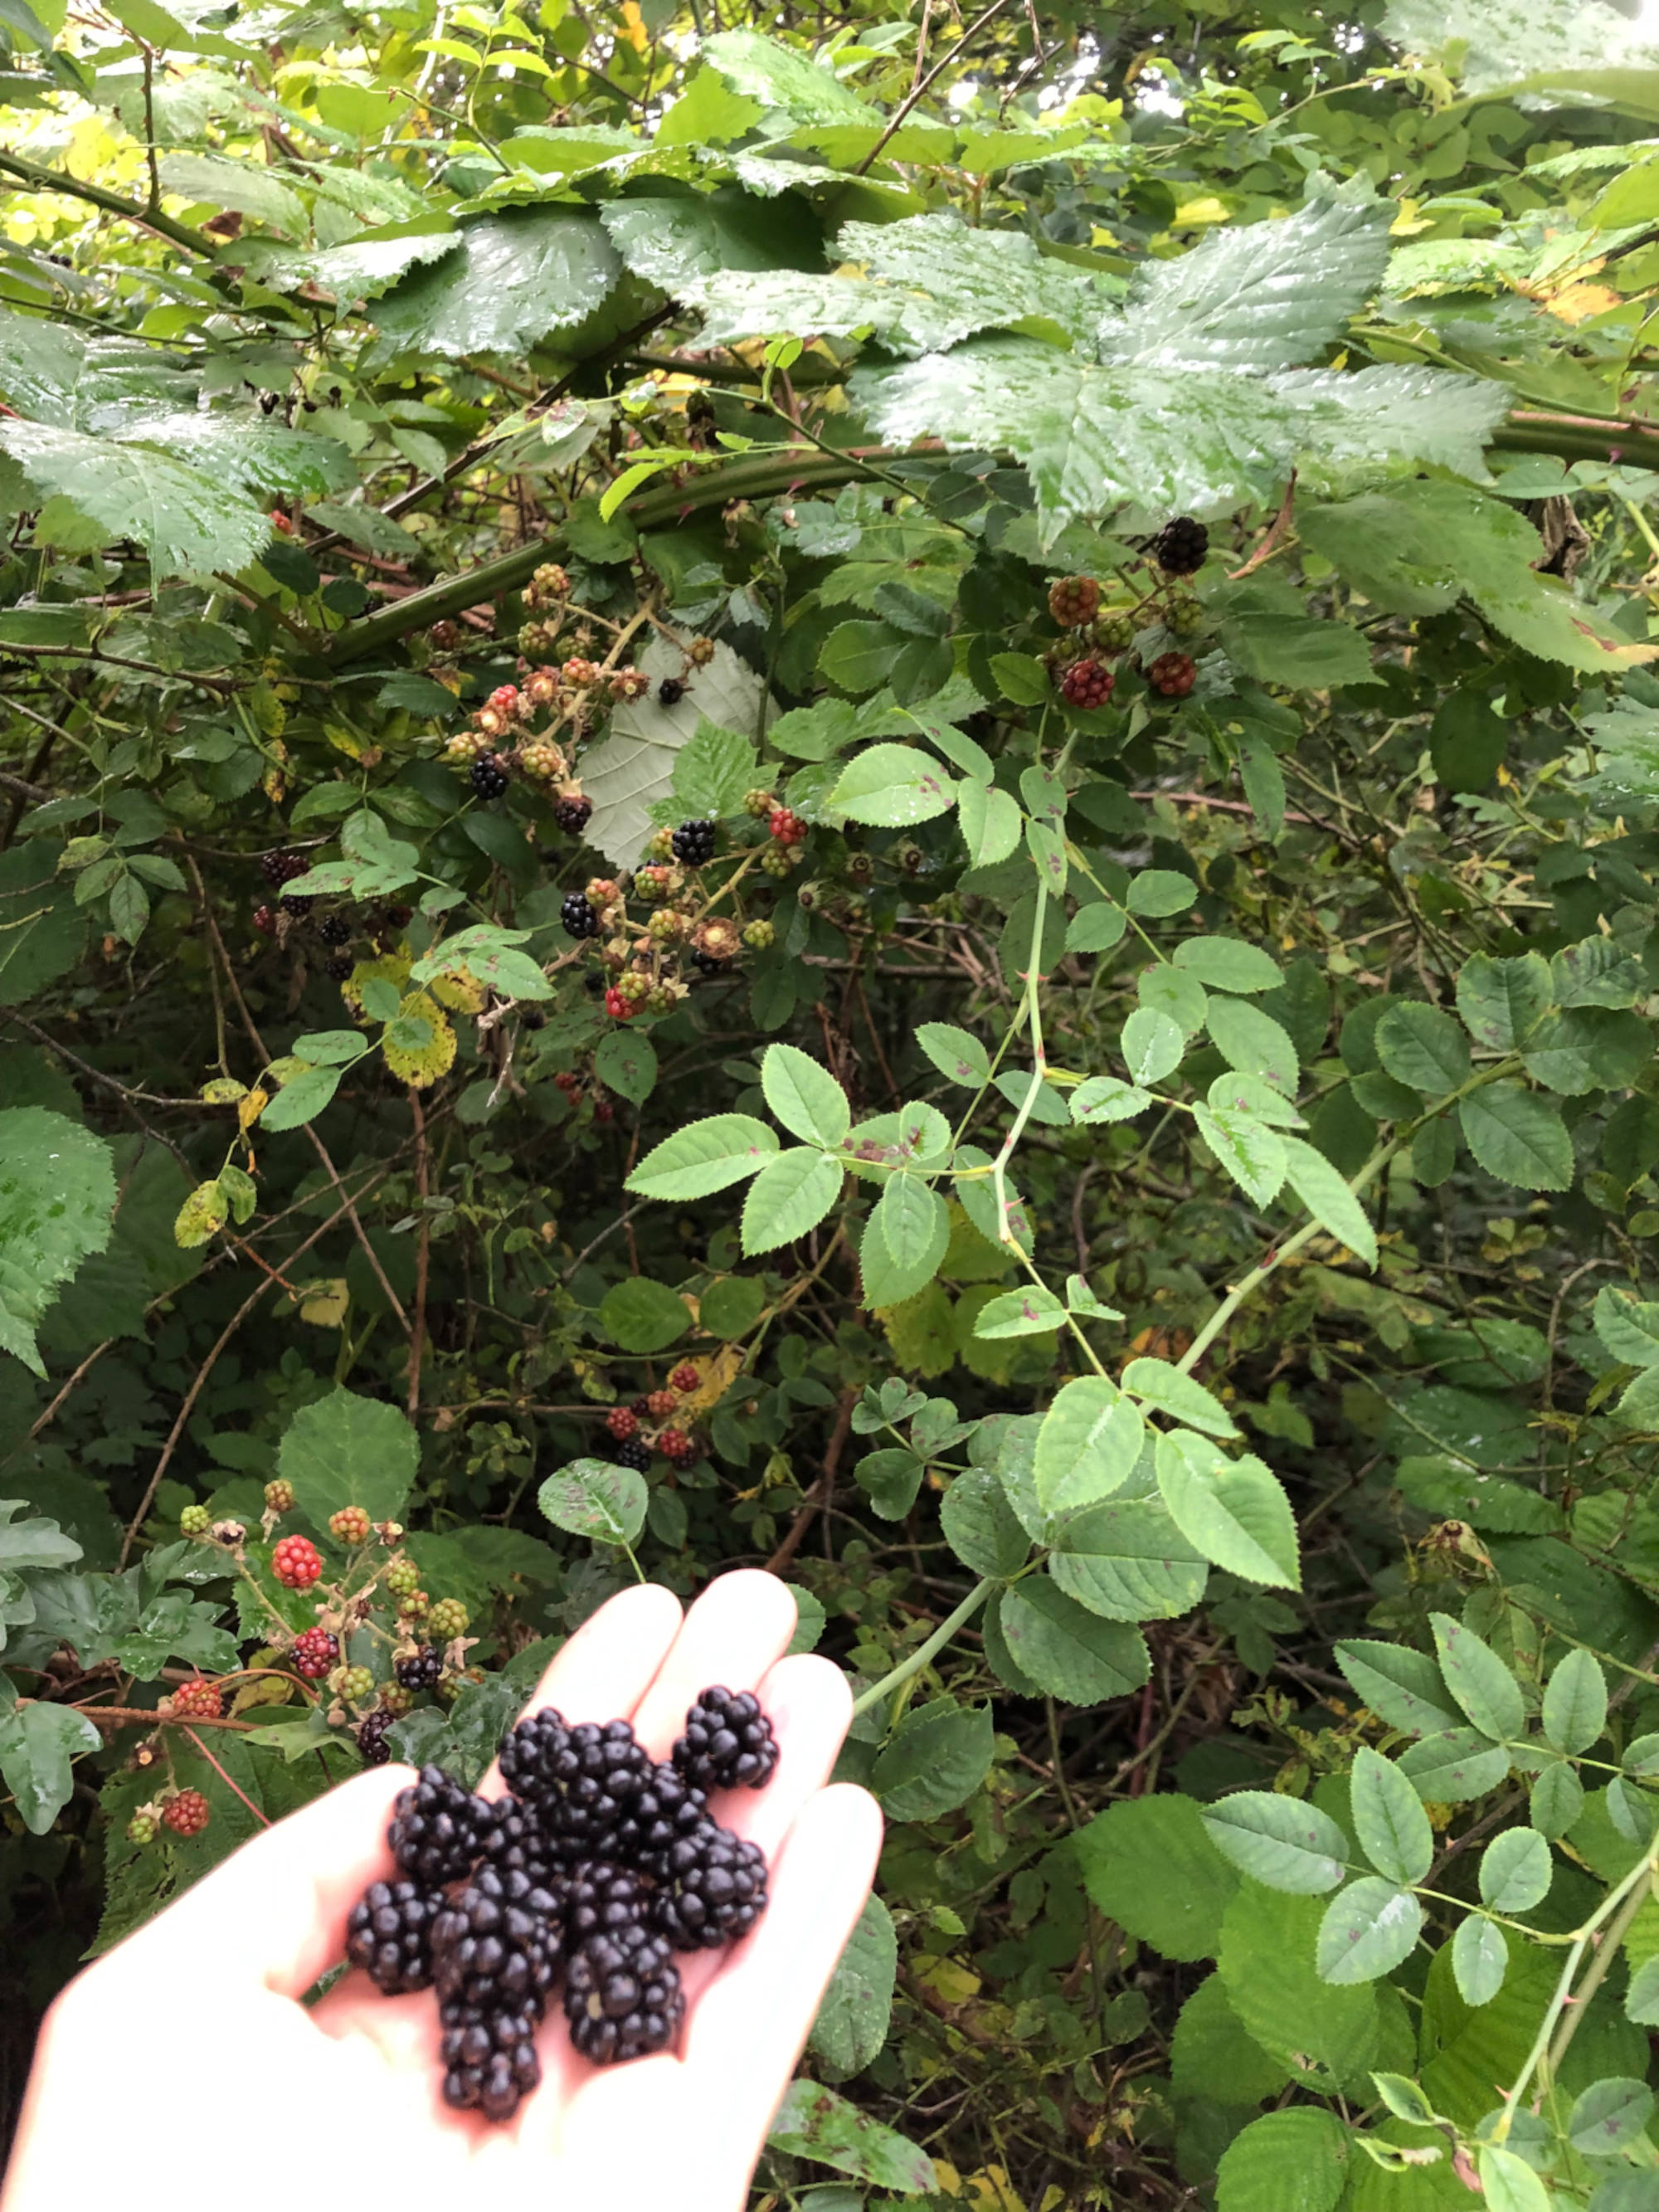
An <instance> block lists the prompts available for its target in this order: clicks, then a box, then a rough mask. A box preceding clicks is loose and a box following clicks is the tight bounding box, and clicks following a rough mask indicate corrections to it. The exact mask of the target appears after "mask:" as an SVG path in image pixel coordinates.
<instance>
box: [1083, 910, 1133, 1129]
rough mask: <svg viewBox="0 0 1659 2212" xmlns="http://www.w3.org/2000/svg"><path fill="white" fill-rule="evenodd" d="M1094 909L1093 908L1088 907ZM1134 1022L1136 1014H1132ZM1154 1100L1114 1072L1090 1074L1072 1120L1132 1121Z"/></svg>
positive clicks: (1091, 1122)
mask: <svg viewBox="0 0 1659 2212" xmlns="http://www.w3.org/2000/svg"><path fill="white" fill-rule="evenodd" d="M1085 910H1086V911H1089V912H1092V911H1093V909H1092V908H1089V909H1085ZM1130 1019H1131V1020H1132V1021H1133V1019H1134V1017H1133V1015H1131V1016H1130ZM1151 1104H1152V1092H1151V1091H1142V1090H1140V1089H1139V1088H1138V1087H1137V1085H1134V1084H1133V1083H1125V1082H1123V1081H1121V1079H1119V1078H1118V1077H1117V1076H1115V1075H1091V1077H1090V1078H1089V1079H1088V1081H1087V1082H1086V1083H1079V1085H1078V1086H1077V1089H1076V1090H1075V1091H1073V1093H1072V1119H1073V1121H1085V1122H1088V1123H1090V1124H1091V1125H1092V1124H1094V1123H1097V1122H1100V1121H1133V1119H1134V1117H1135V1115H1137V1114H1142V1113H1145V1111H1146V1109H1147V1107H1149V1106H1150V1105H1151Z"/></svg>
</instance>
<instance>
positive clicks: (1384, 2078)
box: [1371, 2074, 1441, 2128]
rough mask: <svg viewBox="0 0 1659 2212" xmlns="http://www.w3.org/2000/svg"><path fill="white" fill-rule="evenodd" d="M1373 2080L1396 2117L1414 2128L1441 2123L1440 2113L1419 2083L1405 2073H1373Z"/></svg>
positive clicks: (1379, 2094) (1436, 2125)
mask: <svg viewBox="0 0 1659 2212" xmlns="http://www.w3.org/2000/svg"><path fill="white" fill-rule="evenodd" d="M1371 2081H1372V2082H1373V2084H1374V2085H1375V2087H1376V2093H1377V2095H1378V2096H1379V2097H1380V2098H1381V2099H1382V2100H1383V2103H1384V2104H1385V2105H1386V2106H1388V2108H1389V2112H1392V2113H1393V2114H1394V2116H1395V2119H1397V2120H1404V2121H1405V2122H1406V2124H1407V2126H1409V2127H1413V2128H1433V2127H1438V2126H1440V2125H1441V2119H1440V2115H1439V2114H1438V2113H1437V2112H1436V2111H1435V2109H1434V2106H1432V2105H1431V2103H1430V2102H1429V2100H1428V2099H1427V2098H1426V2097H1425V2095H1424V2094H1423V2092H1422V2090H1421V2089H1420V2088H1419V2086H1418V2084H1417V2083H1416V2082H1415V2081H1407V2078H1406V2076H1405V2075H1403V2074H1373V2075H1371Z"/></svg>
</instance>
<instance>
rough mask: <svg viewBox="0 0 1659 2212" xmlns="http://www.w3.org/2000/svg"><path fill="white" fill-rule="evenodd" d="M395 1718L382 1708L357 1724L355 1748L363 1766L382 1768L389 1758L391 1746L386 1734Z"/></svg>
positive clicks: (393, 1714)
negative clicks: (361, 1756) (361, 1757)
mask: <svg viewBox="0 0 1659 2212" xmlns="http://www.w3.org/2000/svg"><path fill="white" fill-rule="evenodd" d="M396 1718H397V1715H396V1714H395V1713H389V1712H387V1711H386V1709H385V1707H384V1706H382V1707H380V1709H379V1710H378V1711H374V1712H372V1713H370V1714H369V1715H368V1717H367V1718H366V1719H364V1720H363V1721H362V1722H361V1723H359V1725H358V1729H357V1748H358V1750H359V1751H360V1752H362V1755H363V1765H365V1766H384V1765H386V1761H387V1759H390V1758H391V1756H392V1746H391V1745H390V1744H389V1743H388V1742H387V1741H386V1730H387V1729H389V1728H390V1727H391V1726H392V1722H393V1721H394V1720H395V1719H396Z"/></svg>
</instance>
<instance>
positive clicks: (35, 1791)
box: [0, 1702, 103, 1836]
mask: <svg viewBox="0 0 1659 2212" xmlns="http://www.w3.org/2000/svg"><path fill="white" fill-rule="evenodd" d="M102 1742H103V1738H102V1736H101V1735H100V1734H99V1733H98V1730H97V1729H95V1728H94V1726H93V1724H92V1723H91V1722H90V1721H89V1720H88V1718H87V1717H86V1715H85V1714H84V1713H79V1712H76V1711H75V1709H74V1708H73V1706H70V1705H52V1704H51V1703H48V1702H37V1703H36V1704H33V1705H20V1706H18V1707H16V1708H15V1709H14V1710H13V1711H11V1712H10V1713H9V1714H8V1715H7V1717H6V1718H5V1719H4V1720H3V1721H0V1778H3V1780H4V1782H5V1785H6V1787H7V1789H8V1790H9V1791H10V1792H11V1795H12V1798H13V1800H14V1802H15V1804H16V1807H17V1810H18V1812H19V1813H20V1814H21V1815H22V1820H23V1826H25V1827H26V1828H27V1830H28V1832H29V1833H30V1834H31V1835H32V1836H44V1835H45V1834H46V1832H47V1831H48V1829H50V1828H51V1826H52V1823H53V1821H55V1820H57V1818H58V1814H59V1813H61V1812H62V1811H63V1809H64V1806H65V1805H67V1804H68V1802H69V1801H70V1796H72V1795H73V1794H74V1789H75V1777H74V1771H73V1768H72V1765H71V1761H72V1760H74V1759H76V1758H84V1757H85V1755H86V1754H87V1753H88V1752H92V1751H96V1750H97V1749H98V1748H99V1747H100V1745H101V1744H102Z"/></svg>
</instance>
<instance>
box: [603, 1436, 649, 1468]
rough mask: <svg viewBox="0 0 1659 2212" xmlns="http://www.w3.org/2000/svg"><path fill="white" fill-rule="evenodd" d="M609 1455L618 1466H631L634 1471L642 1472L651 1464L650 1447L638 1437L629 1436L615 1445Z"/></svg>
mask: <svg viewBox="0 0 1659 2212" xmlns="http://www.w3.org/2000/svg"><path fill="white" fill-rule="evenodd" d="M611 1458H612V1459H613V1460H615V1462H617V1466H618V1467H631V1468H634V1469H635V1472H636V1473H638V1474H644V1473H645V1470H646V1469H647V1468H648V1467H649V1466H650V1464H651V1447H650V1445H649V1444H647V1443H641V1440H640V1439H639V1437H629V1438H628V1439H627V1440H626V1442H625V1443H619V1444H617V1446H616V1447H615V1449H613V1450H612V1452H611Z"/></svg>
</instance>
